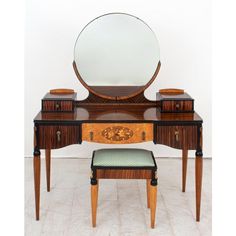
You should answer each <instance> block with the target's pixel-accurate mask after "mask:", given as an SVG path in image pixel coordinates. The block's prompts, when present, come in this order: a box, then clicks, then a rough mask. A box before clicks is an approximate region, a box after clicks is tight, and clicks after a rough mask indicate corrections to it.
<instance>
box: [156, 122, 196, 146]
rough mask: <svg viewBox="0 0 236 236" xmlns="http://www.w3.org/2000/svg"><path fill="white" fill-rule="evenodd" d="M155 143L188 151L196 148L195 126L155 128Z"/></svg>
mask: <svg viewBox="0 0 236 236" xmlns="http://www.w3.org/2000/svg"><path fill="white" fill-rule="evenodd" d="M156 142H157V143H158V144H164V145H167V146H169V147H173V148H177V149H183V148H187V149H188V150H195V149H196V148H197V126H194V125H193V126H187V125H182V126H180V125H178V126H164V125H162V126H159V125H157V126H156Z"/></svg>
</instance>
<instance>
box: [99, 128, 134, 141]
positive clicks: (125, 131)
mask: <svg viewBox="0 0 236 236" xmlns="http://www.w3.org/2000/svg"><path fill="white" fill-rule="evenodd" d="M133 134H134V133H133V131H132V130H131V129H129V128H127V127H123V126H113V127H107V128H106V129H104V130H103V131H102V136H103V137H105V138H106V139H108V140H111V141H122V140H128V139H129V138H131V137H132V136H133Z"/></svg>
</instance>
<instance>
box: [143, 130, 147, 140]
mask: <svg viewBox="0 0 236 236" xmlns="http://www.w3.org/2000/svg"><path fill="white" fill-rule="evenodd" d="M145 139H146V132H145V131H143V132H142V140H143V141H145Z"/></svg>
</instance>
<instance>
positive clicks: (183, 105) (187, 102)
mask: <svg viewBox="0 0 236 236" xmlns="http://www.w3.org/2000/svg"><path fill="white" fill-rule="evenodd" d="M157 101H159V102H160V111H161V112H163V113H164V112H170V113H171V112H194V100H193V99H192V98H191V97H190V96H189V95H188V94H187V93H184V94H179V95H163V94H160V93H157Z"/></svg>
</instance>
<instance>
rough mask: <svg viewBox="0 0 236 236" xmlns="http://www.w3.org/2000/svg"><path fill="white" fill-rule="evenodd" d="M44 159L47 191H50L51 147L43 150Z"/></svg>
mask: <svg viewBox="0 0 236 236" xmlns="http://www.w3.org/2000/svg"><path fill="white" fill-rule="evenodd" d="M45 159H46V161H45V162H46V178H47V191H48V192H50V176H51V149H46V150H45Z"/></svg>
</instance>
